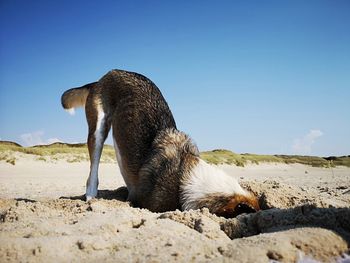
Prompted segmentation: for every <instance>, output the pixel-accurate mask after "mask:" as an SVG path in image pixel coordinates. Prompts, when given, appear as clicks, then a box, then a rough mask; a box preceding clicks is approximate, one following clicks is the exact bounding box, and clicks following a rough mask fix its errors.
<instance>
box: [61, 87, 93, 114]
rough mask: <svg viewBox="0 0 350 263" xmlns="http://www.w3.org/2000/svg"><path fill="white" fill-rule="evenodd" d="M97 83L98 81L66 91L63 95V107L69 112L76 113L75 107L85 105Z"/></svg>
mask: <svg viewBox="0 0 350 263" xmlns="http://www.w3.org/2000/svg"><path fill="white" fill-rule="evenodd" d="M96 83H97V82H93V83H90V84H86V85H84V86H82V87H79V88H73V89H69V90H67V91H65V92H64V93H63V94H62V97H61V103H62V106H63V108H64V109H66V110H67V111H68V112H69V113H71V114H74V108H77V107H84V106H85V103H86V98H87V96H88V95H89V92H90V89H91V88H93V87H94V86H95V85H96Z"/></svg>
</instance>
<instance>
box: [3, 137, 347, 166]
mask: <svg viewBox="0 0 350 263" xmlns="http://www.w3.org/2000/svg"><path fill="white" fill-rule="evenodd" d="M16 152H18V153H22V154H31V155H34V156H36V158H37V160H40V161H56V160H61V159H63V160H67V161H68V162H80V161H89V153H88V150H87V146H86V144H85V143H79V144H67V143H53V144H50V145H38V146H33V147H22V146H21V145H19V144H17V143H14V142H8V141H0V160H4V161H6V162H8V163H11V164H13V165H14V164H15V163H16V154H15V153H16ZM201 158H202V159H204V160H205V161H207V162H209V163H212V164H216V165H218V164H230V165H236V166H242V167H243V166H245V165H247V164H249V163H253V164H259V163H286V164H291V163H300V164H306V165H311V166H315V167H333V166H340V165H342V166H347V167H350V156H342V157H334V156H331V157H317V156H300V155H257V154H248V153H245V154H237V153H234V152H231V151H228V150H213V151H208V152H202V153H201ZM101 161H102V162H114V161H115V153H114V149H113V147H112V146H110V145H105V146H104V148H103V152H102V157H101Z"/></svg>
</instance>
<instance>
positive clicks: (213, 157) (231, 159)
mask: <svg viewBox="0 0 350 263" xmlns="http://www.w3.org/2000/svg"><path fill="white" fill-rule="evenodd" d="M201 158H202V159H204V160H205V161H207V162H209V163H212V164H234V165H236V166H242V167H244V166H245V165H246V164H248V163H253V164H259V163H286V164H292V163H299V164H306V165H310V166H314V167H334V166H340V165H343V166H347V167H350V156H341V157H317V156H300V155H257V154H249V153H245V154H237V153H234V152H231V151H228V150H213V151H209V152H202V153H201Z"/></svg>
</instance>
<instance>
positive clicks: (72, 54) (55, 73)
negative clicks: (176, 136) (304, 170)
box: [0, 0, 350, 156]
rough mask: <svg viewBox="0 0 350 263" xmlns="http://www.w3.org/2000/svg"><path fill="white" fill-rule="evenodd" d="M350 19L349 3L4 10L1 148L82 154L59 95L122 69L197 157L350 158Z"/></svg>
mask: <svg viewBox="0 0 350 263" xmlns="http://www.w3.org/2000/svg"><path fill="white" fill-rule="evenodd" d="M349 14H350V1H347V0H343V1H341V0H339V1H338V0H329V1H324V0H310V1H298V0H293V1H278V0H276V1H249V0H248V1H243V0H242V1H203V0H198V1H153V0H150V1H92V0H91V1H64V0H63V1H46V0H45V1H41V0H36V1H16V0H1V1H0V27H1V28H0V29H1V42H0V52H1V53H0V138H1V139H2V140H11V141H16V142H19V143H20V144H22V145H25V146H26V145H31V144H36V143H50V142H53V141H56V140H60V141H64V142H85V141H86V136H87V124H86V120H85V114H84V111H83V110H82V109H80V110H78V111H77V113H76V115H74V116H70V115H69V114H67V113H66V112H65V111H64V110H63V109H62V108H61V104H60V97H61V94H62V93H63V92H64V91H65V90H66V89H68V88H72V87H77V86H81V85H84V84H86V83H90V82H93V81H96V80H98V79H99V78H100V77H102V76H103V74H105V73H106V72H108V71H109V70H110V69H114V68H118V69H125V70H130V71H136V72H139V73H141V74H144V75H146V76H147V77H149V78H150V79H151V80H153V81H154V82H155V83H156V85H157V86H158V87H159V88H160V89H161V91H162V93H163V95H164V97H165V98H166V99H167V101H168V103H169V105H170V108H171V110H172V112H173V114H174V117H175V120H176V122H177V125H178V128H179V129H180V130H183V131H185V132H186V133H188V134H190V135H191V137H192V138H193V139H194V140H195V141H196V142H197V144H198V146H199V148H200V150H210V149H216V148H226V149H230V150H233V151H235V152H238V153H246V152H250V153H259V154H264V153H265V154H311V155H321V156H326V155H327V156H328V155H345V154H346V155H347V154H350V139H349V138H350V15H349ZM107 143H111V139H110V138H109V139H108V141H107Z"/></svg>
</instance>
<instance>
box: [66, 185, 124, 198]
mask: <svg viewBox="0 0 350 263" xmlns="http://www.w3.org/2000/svg"><path fill="white" fill-rule="evenodd" d="M128 194H129V192H128V189H127V188H126V187H125V186H122V187H119V188H118V189H116V190H99V191H98V193H97V199H106V200H118V201H122V202H126V201H127V199H128ZM60 199H70V200H82V201H86V197H85V195H76V196H61V197H60Z"/></svg>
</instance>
